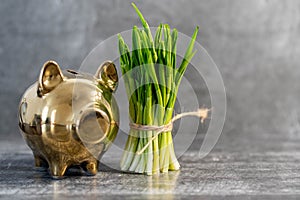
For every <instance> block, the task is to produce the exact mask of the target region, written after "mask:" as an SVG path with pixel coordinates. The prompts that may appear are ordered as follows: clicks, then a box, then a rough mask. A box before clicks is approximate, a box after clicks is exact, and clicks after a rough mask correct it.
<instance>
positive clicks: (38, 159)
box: [34, 155, 48, 168]
mask: <svg viewBox="0 0 300 200" xmlns="http://www.w3.org/2000/svg"><path fill="white" fill-rule="evenodd" d="M34 162H35V166H36V167H43V168H48V163H47V161H46V160H45V159H44V158H42V157H41V156H39V155H34Z"/></svg>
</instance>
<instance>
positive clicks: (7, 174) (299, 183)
mask: <svg viewBox="0 0 300 200" xmlns="http://www.w3.org/2000/svg"><path fill="white" fill-rule="evenodd" d="M261 140H263V138H261ZM274 141H276V140H274ZM266 143H267V141H266ZM297 143H298V144H299V140H298V141H295V144H297ZM0 144H1V148H0V149H1V150H2V152H3V153H1V154H0V198H3V199H11V198H12V197H13V198H14V199H16V198H17V199H36V198H39V199H64V198H72V199H82V198H85V199H95V198H97V199H98V198H100V199H102V198H103V199H112V198H113V199H283V198H287V199H297V198H298V199H299V194H300V176H299V169H300V167H299V161H300V153H299V151H298V152H291V151H289V150H288V149H287V151H276V150H274V151H272V152H271V151H269V152H265V151H258V152H253V153H251V152H246V151H240V152H234V153H232V152H222V151H214V152H213V153H210V154H209V155H208V156H206V157H205V158H204V159H199V157H198V153H197V152H194V151H189V152H187V153H186V154H185V155H183V156H182V157H181V158H180V160H179V161H180V164H181V170H180V171H177V172H169V173H167V174H160V175H159V176H157V175H154V176H145V175H137V174H126V173H122V172H120V171H117V170H113V169H110V168H108V167H105V166H100V172H99V173H98V174H97V175H96V176H80V174H79V172H78V171H75V170H71V171H69V173H68V177H66V178H65V179H62V180H52V179H51V178H50V177H49V175H48V173H47V171H45V170H41V169H36V168H34V167H33V157H32V154H31V152H30V151H28V149H27V148H26V147H25V146H24V145H20V144H10V145H7V144H5V143H3V142H1V143H0ZM273 145H274V144H273ZM274 146H275V145H274ZM12 195H13V196H12Z"/></svg>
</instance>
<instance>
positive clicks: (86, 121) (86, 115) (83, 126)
mask: <svg viewBox="0 0 300 200" xmlns="http://www.w3.org/2000/svg"><path fill="white" fill-rule="evenodd" d="M109 125H110V120H109V118H108V116H107V114H106V113H105V112H103V111H102V110H99V109H95V108H91V109H87V110H85V111H83V112H82V114H81V116H80V119H79V121H78V122H77V134H78V136H79V138H80V139H81V141H82V142H84V143H88V144H96V143H99V142H101V141H102V140H103V139H104V138H105V137H106V135H107V133H108V130H109Z"/></svg>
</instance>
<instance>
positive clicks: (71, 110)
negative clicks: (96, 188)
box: [19, 61, 119, 178]
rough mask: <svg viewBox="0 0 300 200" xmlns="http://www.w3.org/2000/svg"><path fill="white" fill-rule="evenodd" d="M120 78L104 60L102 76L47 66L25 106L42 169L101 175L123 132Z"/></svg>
mask: <svg viewBox="0 0 300 200" xmlns="http://www.w3.org/2000/svg"><path fill="white" fill-rule="evenodd" d="M117 83H118V75H117V71H116V68H115V65H114V64H113V63H112V62H109V61H107V62H104V64H102V65H101V66H100V67H99V69H98V71H97V73H96V75H95V76H92V75H88V74H81V73H77V72H75V71H71V70H67V71H66V72H64V73H62V71H61V69H60V67H59V65H58V64H57V63H56V62H54V61H48V62H46V63H45V64H44V66H43V68H42V70H41V73H40V77H39V80H38V81H37V82H36V83H35V84H33V85H32V86H31V87H30V88H28V89H27V91H26V92H25V94H24V95H23V97H22V99H21V103H20V108H19V126H20V129H21V130H22V131H21V132H22V135H23V137H24V139H25V140H26V142H27V144H28V146H29V147H30V148H31V149H32V151H33V154H34V159H35V165H36V166H37V167H49V170H50V173H51V175H52V177H53V178H60V177H62V176H63V175H64V174H65V172H66V170H67V168H69V167H72V166H80V167H81V168H82V169H83V170H84V171H85V172H87V173H88V174H91V175H95V174H96V173H97V171H98V164H99V159H100V158H101V156H102V155H103V153H104V152H105V151H106V150H107V148H108V147H109V145H110V144H111V143H112V141H113V140H114V139H115V137H116V134H117V132H118V122H119V114H118V107H117V104H116V101H115V99H114V98H113V96H112V93H113V92H114V91H115V89H116V87H117Z"/></svg>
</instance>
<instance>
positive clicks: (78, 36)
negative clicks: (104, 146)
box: [0, 0, 300, 199]
mask: <svg viewBox="0 0 300 200" xmlns="http://www.w3.org/2000/svg"><path fill="white" fill-rule="evenodd" d="M130 2H131V1H121V0H112V1H96V0H91V1H75V0H55V1H50V0H49V1H37V0H27V1H20V0H1V1H0V26H1V29H0V60H1V64H0V66H1V67H0V74H1V79H0V85H1V88H0V94H1V98H0V110H1V114H0V139H1V146H3V148H0V150H1V152H0V154H1V156H0V159H1V165H0V167H1V171H0V176H1V179H0V188H1V189H0V194H1V195H4V196H1V197H4V198H9V196H7V195H10V194H16V195H19V197H20V198H21V197H24V196H23V194H26V195H29V194H30V193H31V192H34V191H39V192H40V194H41V195H42V197H45V198H49V197H50V198H56V197H58V198H59V197H61V195H62V196H67V197H68V196H69V195H70V194H71V193H73V192H75V194H77V197H80V191H82V193H87V192H88V191H90V192H91V194H90V197H91V198H93V195H96V196H97V195H104V197H105V194H106V193H107V192H109V191H111V192H112V193H113V194H114V195H115V196H114V197H116V198H120V199H122V193H125V194H126V195H127V196H128V197H129V198H132V199H137V198H138V197H137V196H136V195H137V194H139V195H140V194H143V195H147V194H149V193H151V192H153V193H154V194H157V195H158V197H157V198H159V197H160V196H159V195H162V193H163V190H162V189H160V187H164V185H168V187H170V188H171V189H168V190H167V191H166V192H167V194H169V195H170V198H171V197H172V198H173V196H174V198H179V197H182V198H188V197H186V196H185V194H191V195H197V194H198V193H197V194H196V191H198V192H199V194H201V195H208V194H213V195H216V197H209V198H211V199H217V198H220V197H221V198H222V197H223V196H222V195H240V194H241V195H243V194H244V195H250V197H249V196H248V197H249V198H252V196H251V195H253V194H261V195H266V196H263V198H266V199H269V198H270V199H273V196H272V195H276V196H275V197H277V198H278V199H280V198H285V195H291V196H289V197H290V198H294V196H293V195H296V194H299V189H298V188H299V187H298V186H299V176H298V173H299V150H300V149H299V142H300V141H299V138H300V125H299V113H300V101H299V99H300V86H299V84H298V82H299V77H300V68H299V64H300V62H299V59H298V57H299V56H298V55H300V37H299V34H300V12H299V11H300V2H299V1H297V0H288V1H281V0H253V1H246V0H224V1H217V0H210V1H208V0H200V1H199V0H190V1H182V0H178V1H172V0H162V1H161V0H160V1H158V0H157V1H156V0H155V1H137V5H138V7H139V8H140V9H141V10H142V12H143V14H144V16H145V17H146V18H147V20H148V22H149V24H150V25H152V26H156V25H158V24H159V23H160V22H166V23H169V24H170V26H171V27H176V28H177V29H178V30H179V31H180V32H182V33H184V34H187V35H191V33H192V31H193V29H194V27H195V26H197V25H199V27H200V33H199V38H198V39H197V41H198V42H199V43H200V44H202V45H203V46H204V47H205V48H206V50H207V51H208V52H209V54H210V55H211V56H212V58H213V59H214V61H215V63H216V64H217V65H218V66H219V70H220V72H221V74H222V77H223V80H224V84H225V88H226V92H227V117H226V122H225V127H224V130H223V132H222V135H221V138H220V140H219V141H218V143H217V145H216V146H215V148H214V152H213V153H212V154H211V155H209V156H208V157H207V158H204V160H203V161H201V160H197V158H194V157H193V156H192V153H191V152H194V151H191V152H189V153H187V154H186V155H185V156H183V157H182V160H181V162H182V165H183V169H182V171H181V172H180V174H179V175H176V176H177V178H176V181H175V182H176V183H174V181H171V182H169V179H172V176H173V175H170V176H171V177H170V178H166V180H165V178H163V179H162V180H164V181H162V182H160V181H159V182H156V180H154V179H152V178H149V177H144V176H135V175H128V174H120V173H115V172H114V171H108V172H105V173H100V174H99V175H97V176H96V177H93V178H91V177H83V178H80V177H77V176H75V177H72V178H71V179H66V180H63V181H61V182H53V181H51V180H48V179H47V177H46V178H45V179H44V178H43V176H44V175H45V173H42V175H41V173H40V172H38V171H36V170H33V168H32V162H33V160H32V157H31V155H30V152H29V150H28V148H26V147H25V144H24V142H23V141H22V138H21V136H20V134H19V130H18V127H17V108H18V102H19V100H20V98H21V95H22V93H23V92H24V90H25V89H26V88H27V87H28V86H29V85H30V84H31V83H33V82H34V81H36V80H37V77H38V74H39V71H40V68H41V66H42V64H43V63H44V62H45V61H46V60H48V59H54V60H56V61H58V63H59V64H60V65H61V66H63V68H64V69H66V68H68V67H70V68H73V69H78V67H79V66H80V65H81V62H82V61H83V59H84V58H85V57H86V56H87V54H88V53H89V52H90V51H91V50H92V49H93V48H94V47H95V46H96V45H97V44H98V43H99V42H101V41H104V40H105V39H107V38H108V37H110V36H111V35H114V34H117V33H119V32H122V31H125V30H128V29H130V28H132V26H133V25H135V24H138V23H139V21H138V19H137V17H136V14H135V13H134V12H133V9H132V8H131V5H130ZM116 48H117V47H116ZM186 75H187V77H190V78H191V79H192V80H193V81H194V82H195V80H194V79H195V77H193V71H189V70H188V71H187V74H186ZM196 83H197V81H196ZM182 90H183V91H185V86H183V89H182ZM196 91H197V92H198V93H199V94H200V95H199V96H200V97H201V98H200V101H203V102H204V103H207V102H209V98H208V97H209V96H208V93H207V90H206V88H205V86H203V85H199V84H198V86H197V84H196ZM186 96H187V100H188V95H186ZM183 126H185V127H184V128H185V129H186V130H189V126H188V125H187V124H185V125H184V124H183ZM205 128H206V126H203V127H200V129H199V135H198V137H197V138H196V140H195V141H194V144H193V146H192V148H191V149H192V150H196V149H197V147H198V144H199V142H201V141H202V139H203V137H204V135H203V134H202V133H203V132H205ZM186 134H189V132H188V131H187V132H186ZM177 145H179V146H180V143H179V144H177ZM215 157H216V158H217V159H216V160H217V161H215V160H214V158H215ZM9 163H10V164H9ZM191 171H193V173H191ZM43 174H44V175H43ZM41 176H42V177H41ZM45 176H46V175H45ZM174 176H175V175H174ZM199 177H200V178H199ZM117 181H119V182H117ZM72 183H74V184H72ZM117 183H120V186H118V184H117ZM130 184H132V185H133V186H135V189H136V193H134V192H133V193H130V192H129V189H128V188H126V187H127V186H128V185H130ZM148 184H150V185H151V184H152V186H151V187H148ZM144 186H145V187H144ZM61 188H64V190H61ZM80 188H84V189H82V190H81V189H80ZM133 188H134V187H133ZM77 190H79V192H77V193H76V191H77ZM181 192H182V193H184V194H181ZM171 193H174V194H171ZM179 194H181V195H182V196H178V195H179ZM32 195H33V194H32ZM57 195H58V196H57ZM218 195H221V196H218ZM277 195H283V197H282V196H277ZM81 196H82V194H81ZM30 197H32V196H30V195H29V196H28V198H30ZM143 197H145V198H147V196H143ZM152 197H153V198H155V197H154V196H151V198H152ZM203 198H207V197H205V196H204V197H203ZM228 198H230V199H231V198H238V199H239V196H231V197H228ZM295 198H296V197H295Z"/></svg>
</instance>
